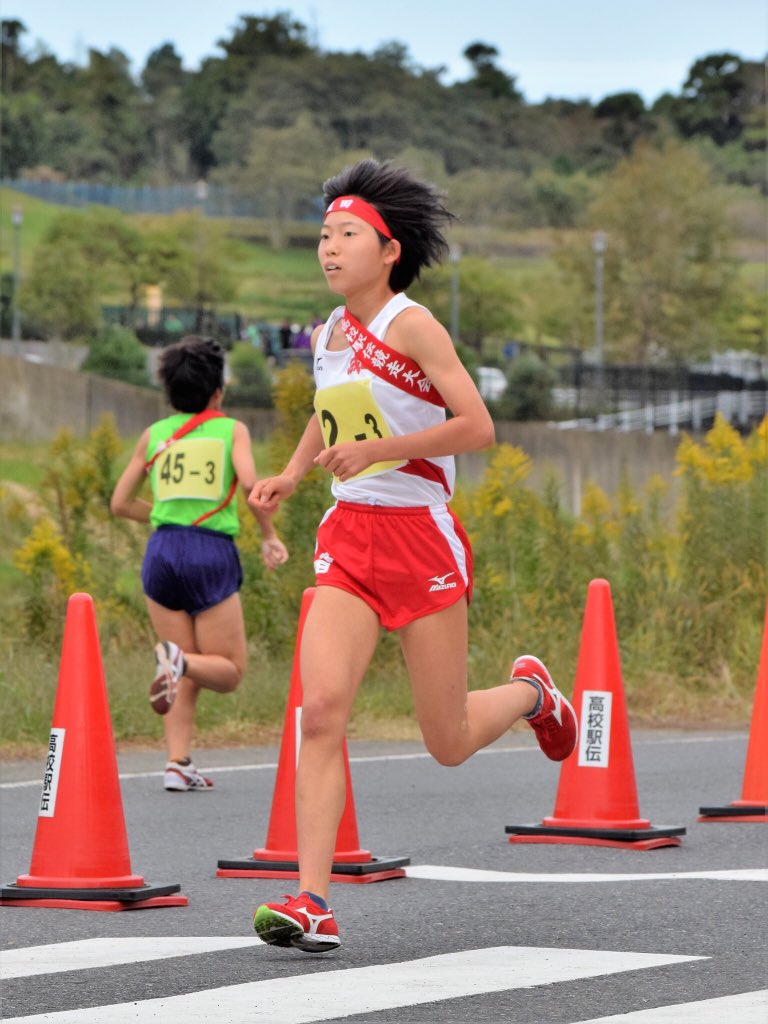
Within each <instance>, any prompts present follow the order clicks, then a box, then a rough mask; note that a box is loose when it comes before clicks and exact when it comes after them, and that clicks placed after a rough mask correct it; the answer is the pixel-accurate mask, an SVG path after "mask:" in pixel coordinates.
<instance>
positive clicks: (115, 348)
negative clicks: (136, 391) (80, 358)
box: [82, 324, 150, 387]
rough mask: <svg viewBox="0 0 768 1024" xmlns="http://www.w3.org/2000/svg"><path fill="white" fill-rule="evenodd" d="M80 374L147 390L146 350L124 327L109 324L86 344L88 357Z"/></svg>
mask: <svg viewBox="0 0 768 1024" xmlns="http://www.w3.org/2000/svg"><path fill="white" fill-rule="evenodd" d="M82 369H83V370H87V371H89V372H90V373H97V374H99V376H100V377H111V378H113V379H114V380H122V381H125V383H126V384H138V385H139V386H140V387H149V386H150V379H149V372H148V370H147V350H146V349H145V348H144V346H143V345H142V344H141V342H140V341H139V339H138V338H137V337H136V335H135V334H134V333H133V331H129V330H128V328H127V327H120V326H119V325H117V324H109V325H107V326H105V327H103V328H102V329H101V330H100V331H99V332H98V333H97V334H95V335H94V336H93V337H92V338H91V339H90V341H89V343H88V355H87V357H86V360H85V362H84V363H83V365H82Z"/></svg>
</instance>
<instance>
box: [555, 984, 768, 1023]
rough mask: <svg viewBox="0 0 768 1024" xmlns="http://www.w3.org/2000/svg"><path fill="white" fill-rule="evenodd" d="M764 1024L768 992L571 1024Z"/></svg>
mask: <svg viewBox="0 0 768 1024" xmlns="http://www.w3.org/2000/svg"><path fill="white" fill-rule="evenodd" d="M726 1020H727V1021H733V1022H734V1024H765V1022H766V1021H767V1020H768V989H762V990H761V991H759V992H742V993H741V994H740V995H737V996H721V997H719V998H718V999H704V1000H702V1001H701V1002H698V1003H677V1005H674V1006H657V1007H655V1008H654V1009H652V1010H635V1011H634V1012H633V1013H617V1014H614V1015H613V1016H612V1017H593V1018H592V1019H591V1020H585V1021H574V1024H723V1021H726Z"/></svg>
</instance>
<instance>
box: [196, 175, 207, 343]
mask: <svg viewBox="0 0 768 1024" xmlns="http://www.w3.org/2000/svg"><path fill="white" fill-rule="evenodd" d="M195 199H196V200H197V209H198V215H199V218H200V219H199V220H198V224H197V249H198V253H197V275H198V285H197V291H198V299H197V313H196V321H197V323H196V327H195V330H197V331H198V332H200V333H205V332H206V323H205V297H206V296H205V292H206V289H205V284H206V281H205V278H206V260H207V255H206V254H205V252H204V248H205V232H204V231H203V221H204V219H205V204H206V203H207V201H208V182H207V181H206V180H205V179H204V178H200V179H198V181H197V182H196V183H195Z"/></svg>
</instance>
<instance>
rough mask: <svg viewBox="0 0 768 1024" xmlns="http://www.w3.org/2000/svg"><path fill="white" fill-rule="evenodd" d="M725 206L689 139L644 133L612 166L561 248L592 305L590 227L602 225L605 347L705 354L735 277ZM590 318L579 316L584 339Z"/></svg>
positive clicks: (641, 353) (670, 357)
mask: <svg viewBox="0 0 768 1024" xmlns="http://www.w3.org/2000/svg"><path fill="white" fill-rule="evenodd" d="M727 218H728V214H727V210H726V208H725V207H724V204H723V199H722V195H721V194H720V191H719V190H718V189H717V188H715V187H714V186H713V184H712V181H711V175H710V172H709V169H708V168H707V166H706V164H705V163H704V161H703V160H702V159H701V157H700V156H699V155H698V154H697V152H696V151H695V150H694V149H692V148H691V147H687V146H685V145H683V144H681V143H679V142H669V143H667V144H666V145H665V146H663V147H662V148H655V147H653V146H651V145H650V144H648V143H640V144H639V145H638V146H637V147H636V150H635V152H634V153H633V155H632V156H631V157H630V158H629V159H627V160H624V161H622V163H620V164H619V165H618V166H617V168H616V170H615V171H614V172H613V173H612V174H611V175H610V176H609V178H608V180H607V181H606V183H605V187H604V189H603V190H602V193H601V194H600V196H599V197H598V198H597V199H596V200H595V201H594V202H593V203H592V205H591V206H590V207H589V209H588V211H587V214H586V218H585V219H586V222H587V224H588V225H589V228H590V231H589V232H580V233H579V235H578V236H576V238H575V239H574V240H573V241H571V242H569V243H568V244H567V245H566V246H565V247H564V248H563V250H562V251H561V252H560V253H559V255H558V260H559V262H560V264H561V266H563V268H564V269H565V270H566V272H567V273H568V274H569V275H570V276H572V277H574V278H575V279H576V280H577V281H578V282H579V283H580V285H581V292H582V296H583V306H582V310H583V311H585V312H586V311H587V310H589V311H590V312H591V311H592V310H593V309H594V306H593V303H592V301H591V299H592V296H593V294H594V281H595V276H594V275H595V270H594V260H593V253H592V247H591V244H590V243H591V231H592V230H595V229H598V228H599V229H601V230H603V231H605V232H606V234H607V243H608V246H607V251H606V254H605V287H604V295H605V351H606V352H607V353H608V354H609V355H610V356H612V357H613V358H614V359H629V360H631V361H632V362H638V363H643V364H649V363H651V362H653V361H657V360H660V361H665V362H685V361H688V360H690V359H693V358H696V357H698V356H701V355H705V354H707V353H708V352H709V351H710V350H711V348H712V347H713V345H714V343H715V342H716V340H717V339H716V326H715V325H716V321H717V316H718V313H719V311H720V310H721V309H722V308H723V306H724V304H726V303H727V301H728V296H729V293H730V289H731V287H732V284H733V261H732V260H731V258H730V256H729V242H730V237H729V227H728V219H727ZM590 337H591V323H589V322H584V329H583V339H584V346H585V347H587V344H588V341H589V338H590Z"/></svg>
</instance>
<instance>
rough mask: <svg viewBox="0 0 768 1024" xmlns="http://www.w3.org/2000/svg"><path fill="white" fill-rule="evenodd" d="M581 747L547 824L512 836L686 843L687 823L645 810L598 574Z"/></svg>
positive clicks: (588, 625)
mask: <svg viewBox="0 0 768 1024" xmlns="http://www.w3.org/2000/svg"><path fill="white" fill-rule="evenodd" d="M573 706H574V710H575V711H576V715H577V718H578V719H579V744H578V751H574V752H573V754H571V756H570V757H568V758H567V759H566V760H565V761H563V765H562V768H561V770H560V781H559V784H558V790H557V798H556V801H555V812H554V815H553V816H552V817H551V818H544V820H543V821H542V822H541V824H540V825H508V826H507V828H506V832H507V833H509V834H510V837H509V841H510V843H573V844H580V845H585V846H617V847H621V848H625V849H630V850H651V849H654V847H657V846H679V845H680V839H679V838H677V837H679V836H681V835H685V828H683V827H677V826H675V827H663V828H652V827H651V823H650V821H648V820H647V819H646V818H641V817H640V811H639V808H638V803H637V789H636V785H635V769H634V765H633V763H632V748H631V746H630V741H629V725H628V722H627V712H626V707H625V703H624V687H623V685H622V680H621V664H620V661H619V649H618V645H617V642H616V625H615V621H614V616H613V605H612V603H611V588H610V585H609V583H608V581H607V580H602V579H596V580H592V582H591V583H590V585H589V587H588V590H587V605H586V609H585V612H584V622H583V626H582V632H581V646H580V649H579V660H578V664H577V667H576V681H575V684H574V690H573Z"/></svg>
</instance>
